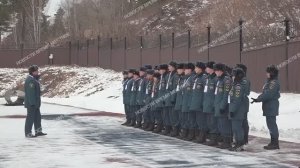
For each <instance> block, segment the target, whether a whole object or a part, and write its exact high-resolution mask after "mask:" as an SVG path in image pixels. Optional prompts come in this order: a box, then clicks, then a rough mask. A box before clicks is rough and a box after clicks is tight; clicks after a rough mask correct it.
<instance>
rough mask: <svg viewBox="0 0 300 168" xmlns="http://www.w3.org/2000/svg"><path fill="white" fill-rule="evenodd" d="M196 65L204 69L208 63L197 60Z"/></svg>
mask: <svg viewBox="0 0 300 168" xmlns="http://www.w3.org/2000/svg"><path fill="white" fill-rule="evenodd" d="M196 67H198V68H201V69H202V70H203V71H204V70H205V68H206V65H205V63H203V62H197V63H196Z"/></svg>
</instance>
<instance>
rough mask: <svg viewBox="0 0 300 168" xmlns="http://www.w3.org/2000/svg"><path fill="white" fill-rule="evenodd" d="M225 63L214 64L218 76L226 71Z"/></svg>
mask: <svg viewBox="0 0 300 168" xmlns="http://www.w3.org/2000/svg"><path fill="white" fill-rule="evenodd" d="M225 68H226V66H225V64H222V63H218V64H215V65H214V71H215V73H216V75H217V76H222V75H223V74H224V72H225Z"/></svg>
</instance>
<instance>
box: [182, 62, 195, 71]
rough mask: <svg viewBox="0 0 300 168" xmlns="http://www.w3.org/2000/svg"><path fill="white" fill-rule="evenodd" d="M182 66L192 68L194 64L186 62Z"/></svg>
mask: <svg viewBox="0 0 300 168" xmlns="http://www.w3.org/2000/svg"><path fill="white" fill-rule="evenodd" d="M184 68H185V69H191V70H194V69H195V65H194V64H193V63H186V64H184Z"/></svg>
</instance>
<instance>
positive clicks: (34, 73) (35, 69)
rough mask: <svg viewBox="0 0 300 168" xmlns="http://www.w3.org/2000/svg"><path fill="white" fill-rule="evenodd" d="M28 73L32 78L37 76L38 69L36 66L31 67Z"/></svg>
mask: <svg viewBox="0 0 300 168" xmlns="http://www.w3.org/2000/svg"><path fill="white" fill-rule="evenodd" d="M28 72H29V74H30V75H32V76H38V75H39V67H38V66H37V65H31V66H30V67H29V68H28Z"/></svg>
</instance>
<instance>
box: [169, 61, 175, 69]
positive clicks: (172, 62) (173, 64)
mask: <svg viewBox="0 0 300 168" xmlns="http://www.w3.org/2000/svg"><path fill="white" fill-rule="evenodd" d="M169 65H171V66H172V67H174V68H176V67H177V63H176V62H174V61H171V62H170V63H169Z"/></svg>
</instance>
